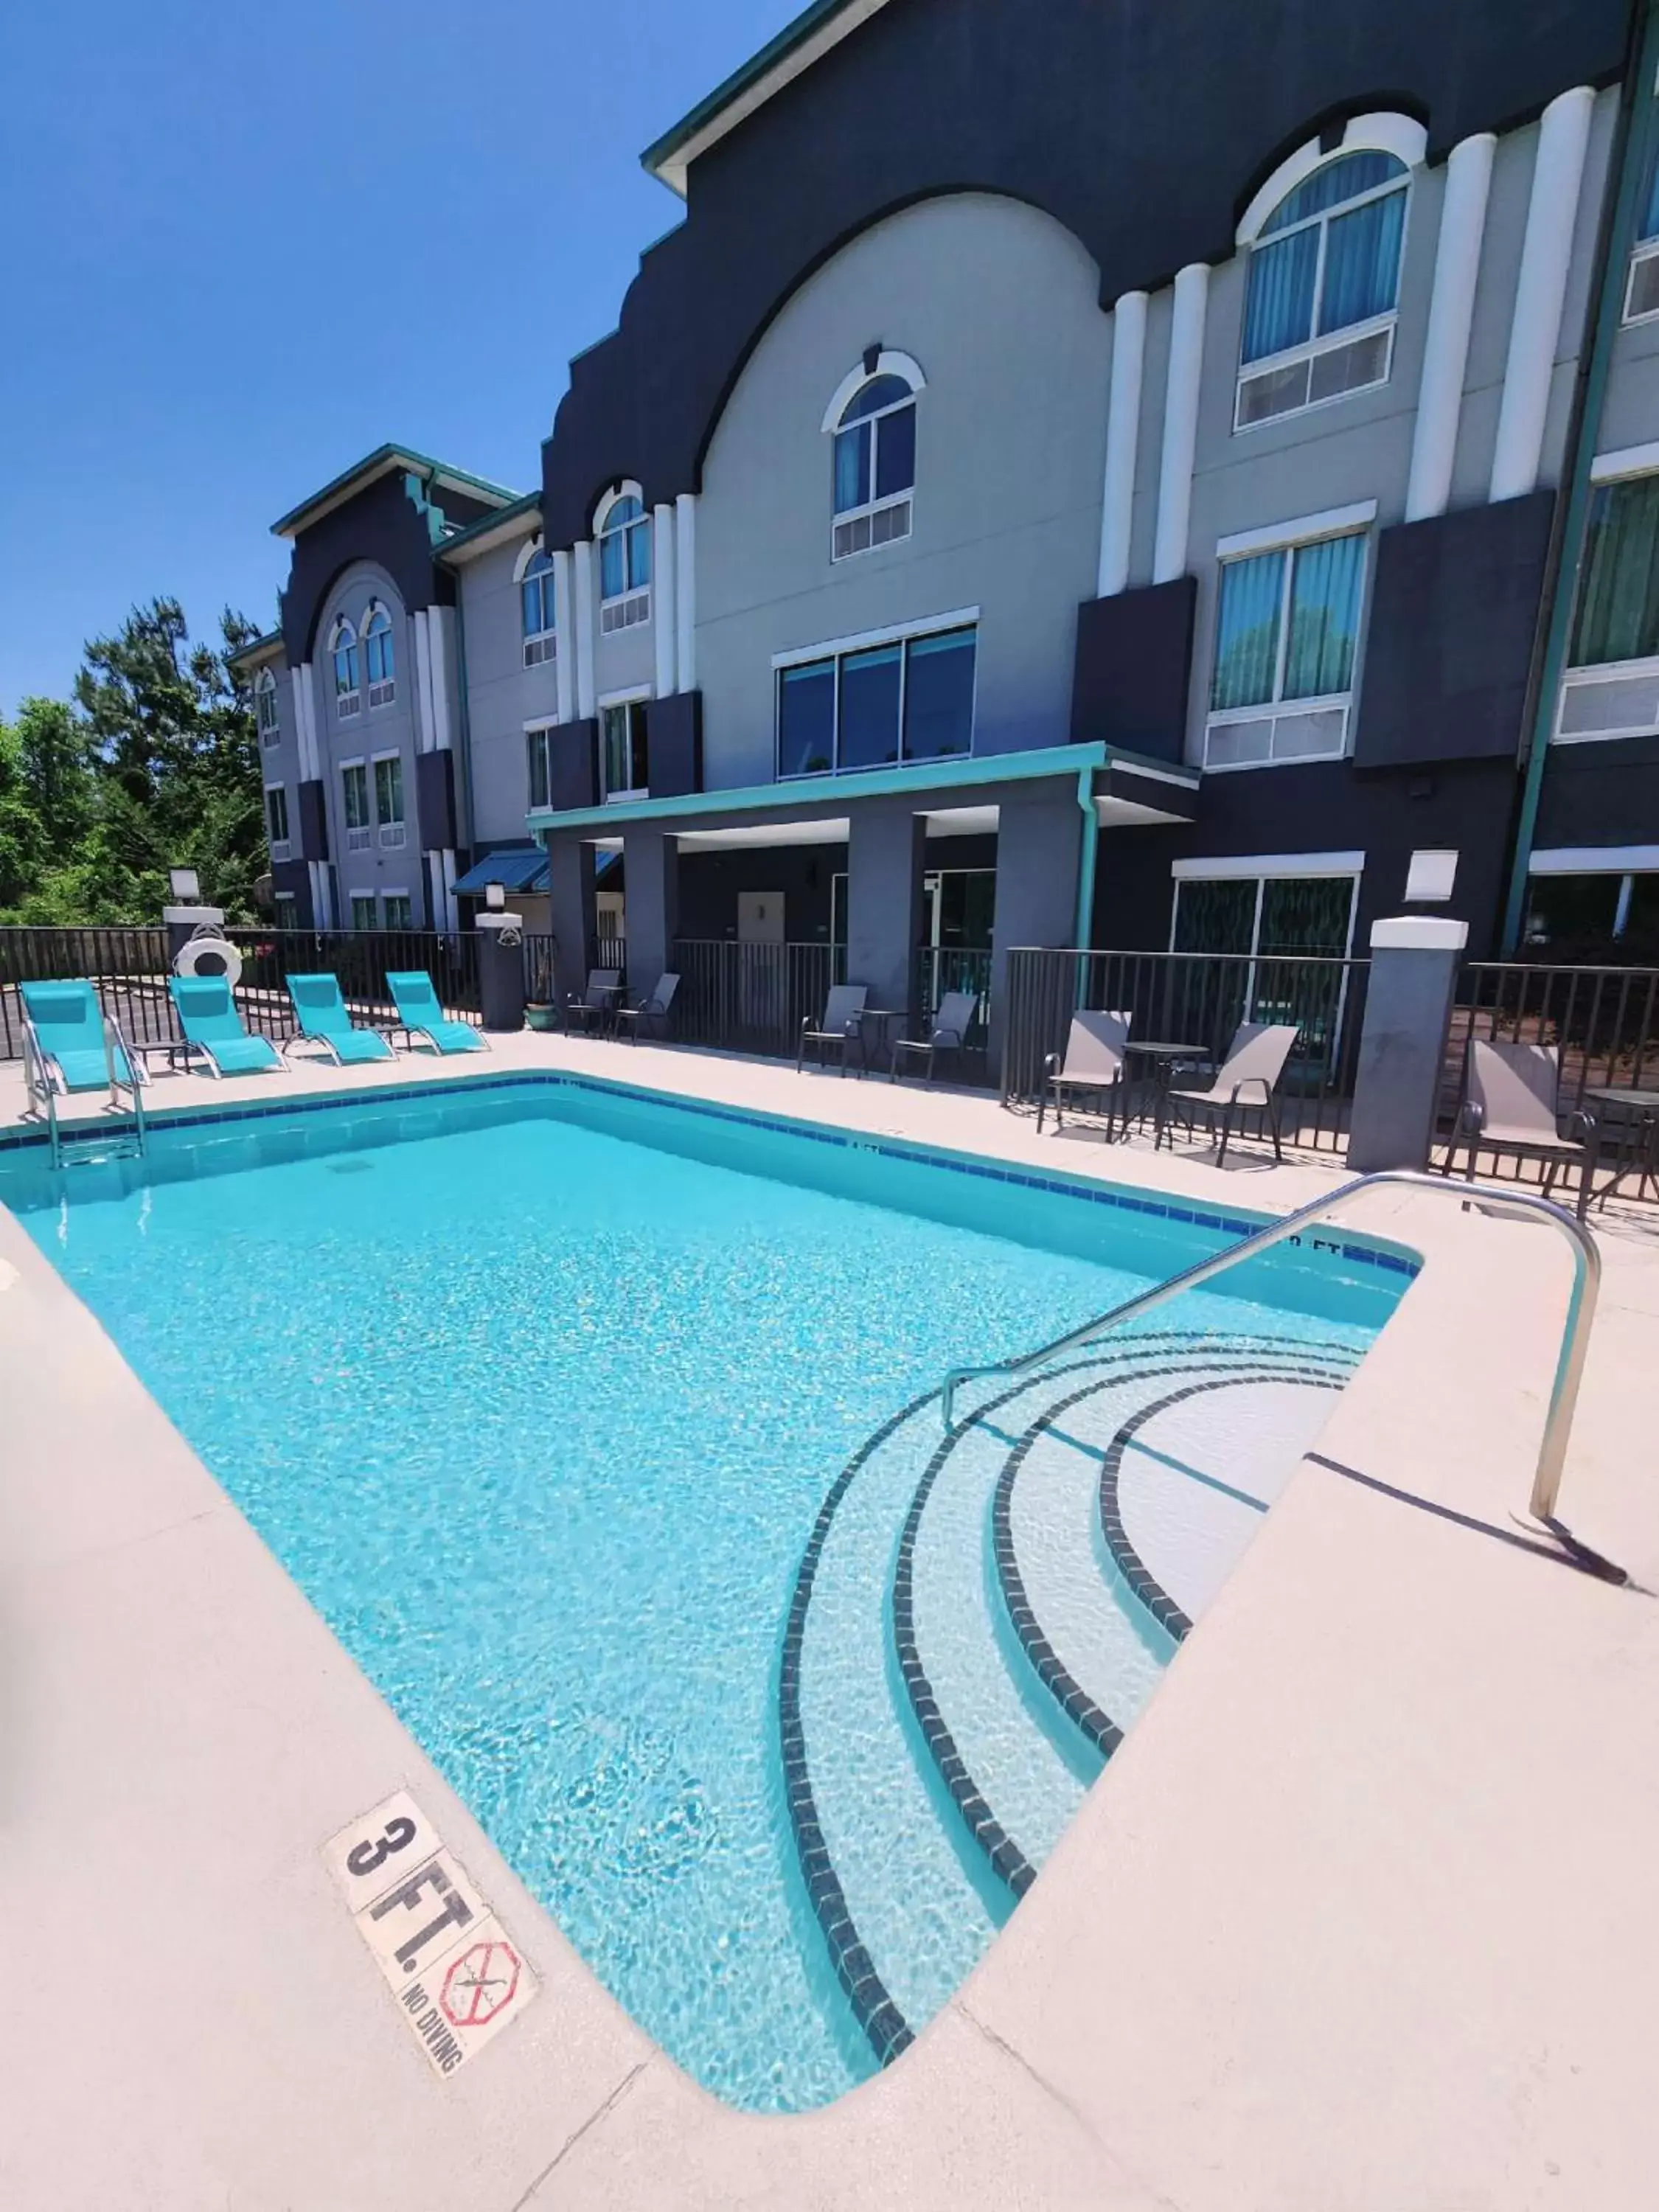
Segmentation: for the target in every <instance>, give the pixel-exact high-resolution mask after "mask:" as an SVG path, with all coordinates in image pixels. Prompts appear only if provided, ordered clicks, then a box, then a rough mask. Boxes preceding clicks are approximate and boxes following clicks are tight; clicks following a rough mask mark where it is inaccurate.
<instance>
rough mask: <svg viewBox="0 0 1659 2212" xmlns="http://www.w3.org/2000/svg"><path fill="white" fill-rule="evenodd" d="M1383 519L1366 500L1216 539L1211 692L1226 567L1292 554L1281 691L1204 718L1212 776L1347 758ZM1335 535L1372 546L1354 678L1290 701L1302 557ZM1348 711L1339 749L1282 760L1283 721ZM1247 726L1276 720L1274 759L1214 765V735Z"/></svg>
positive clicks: (1277, 664) (1276, 666)
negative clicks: (1377, 530) (1376, 532)
mask: <svg viewBox="0 0 1659 2212" xmlns="http://www.w3.org/2000/svg"><path fill="white" fill-rule="evenodd" d="M1375 521H1376V501H1375V500H1374V499H1372V500H1364V501H1360V502H1358V504H1357V505H1355V506H1352V507H1328V508H1327V509H1326V510H1325V512H1324V513H1322V514H1308V515H1304V516H1302V517H1301V518H1300V520H1297V521H1295V522H1280V523H1273V524H1270V525H1268V526H1267V527H1266V528H1265V529H1261V530H1240V531H1236V532H1234V533H1233V534H1232V535H1231V537H1227V538H1218V539H1217V540H1216V549H1215V550H1216V562H1217V568H1216V587H1215V588H1216V619H1215V634H1214V635H1213V637H1212V640H1211V643H1210V672H1209V677H1208V679H1207V684H1206V689H1207V688H1208V686H1209V685H1212V684H1214V682H1215V663H1216V655H1217V653H1218V652H1219V650H1220V646H1221V570H1222V569H1223V568H1225V567H1226V566H1227V564H1228V562H1230V561H1244V560H1250V559H1253V558H1254V557H1255V556H1256V555H1257V554H1260V553H1283V554H1285V556H1286V558H1285V574H1284V577H1283V580H1282V581H1281V583H1280V586H1279V647H1278V652H1277V655H1276V657H1275V659H1274V662H1273V696H1272V697H1271V698H1270V699H1263V700H1260V701H1258V702H1255V704H1254V705H1252V706H1249V707H1208V708H1206V709H1205V714H1204V750H1203V753H1202V756H1201V757H1200V763H1199V765H1200V768H1201V769H1202V770H1203V772H1204V774H1205V775H1250V774H1254V773H1255V771H1256V770H1257V769H1269V768H1308V767H1316V766H1317V765H1318V764H1319V763H1322V762H1325V761H1335V760H1346V758H1347V757H1348V747H1349V741H1350V739H1351V738H1352V733H1353V701H1354V694H1355V693H1356V691H1357V690H1358V688H1359V687H1358V678H1359V655H1360V648H1361V647H1362V646H1363V644H1364V636H1365V615H1366V608H1367V595H1368V594H1369V592H1370V584H1371V550H1370V543H1369V540H1370V533H1371V525H1372V524H1373V523H1374V522H1375ZM1329 538H1364V539H1366V540H1367V541H1368V542H1367V544H1366V546H1365V555H1364V568H1363V570H1362V572H1361V574H1360V579H1359V607H1358V613H1357V615H1356V617H1355V622H1354V645H1353V675H1352V679H1351V680H1350V682H1349V684H1348V688H1347V690H1346V691H1327V692H1321V693H1320V694H1319V695H1318V696H1316V697H1313V698H1308V699H1286V698H1285V696H1284V684H1285V660H1286V658H1287V657H1288V655H1289V653H1290V649H1291V592H1292V590H1293V588H1294V586H1295V582H1296V556H1297V553H1298V552H1300V551H1301V550H1303V548H1304V547H1305V546H1310V545H1317V544H1322V543H1324V542H1325V541H1326V540H1328V539H1329ZM1337 708H1340V709H1341V712H1342V731H1341V737H1340V742H1339V743H1338V744H1337V745H1336V746H1335V747H1334V750H1329V751H1326V752H1319V753H1286V754H1285V755H1284V756H1283V757H1280V758H1278V759H1275V758H1274V757H1273V752H1272V746H1273V741H1274V738H1275V737H1276V736H1277V733H1278V727H1279V722H1280V721H1281V720H1284V721H1294V720H1301V719H1302V718H1303V717H1304V716H1307V715H1310V714H1331V713H1333V712H1334V710H1335V709H1337ZM1241 722H1271V723H1272V724H1273V731H1272V732H1270V734H1269V737H1268V740H1267V743H1268V747H1269V750H1268V757H1267V759H1266V760H1255V761H1218V762H1216V763H1213V764H1212V762H1211V760H1210V732H1212V730H1219V729H1227V728H1231V727H1232V726H1236V725H1237V724H1239V723H1241Z"/></svg>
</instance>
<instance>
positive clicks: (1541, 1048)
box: [1440, 1037, 1601, 1221]
mask: <svg viewBox="0 0 1659 2212" xmlns="http://www.w3.org/2000/svg"><path fill="white" fill-rule="evenodd" d="M1483 1055H1490V1057H1491V1059H1492V1061H1493V1062H1495V1063H1496V1065H1497V1066H1498V1067H1499V1068H1501V1069H1503V1070H1504V1072H1505V1073H1506V1074H1507V1075H1508V1076H1509V1077H1510V1079H1511V1080H1512V1081H1518V1082H1519V1083H1520V1084H1521V1085H1522V1088H1523V1089H1524V1090H1525V1091H1528V1092H1529V1093H1530V1096H1531V1097H1532V1098H1533V1100H1534V1102H1535V1103H1536V1105H1537V1108H1538V1114H1539V1127H1538V1128H1537V1129H1536V1131H1534V1132H1532V1133H1526V1132H1523V1131H1522V1130H1520V1129H1518V1128H1516V1127H1510V1126H1509V1125H1505V1126H1504V1127H1502V1128H1500V1129H1498V1130H1495V1131H1493V1130H1489V1129H1488V1128H1487V1127H1486V1120H1487V1113H1486V1103H1484V1101H1483V1100H1482V1099H1480V1097H1476V1096H1475V1093H1476V1091H1478V1090H1480V1089H1482V1088H1484V1086H1483V1085H1481V1083H1480V1076H1479V1070H1480V1060H1481V1057H1482V1056H1483ZM1528 1066H1530V1067H1532V1068H1534V1069H1538V1068H1541V1067H1545V1066H1547V1067H1548V1068H1549V1069H1550V1071H1551V1076H1552V1086H1551V1088H1552V1096H1551V1097H1550V1098H1549V1099H1547V1100H1546V1099H1545V1097H1543V1094H1542V1093H1541V1091H1539V1090H1537V1089H1536V1088H1535V1086H1534V1085H1528V1084H1526V1083H1525V1079H1524V1070H1525V1069H1526V1068H1527V1067H1528ZM1562 1121H1565V1122H1566V1124H1567V1127H1568V1131H1569V1134H1568V1135H1566V1136H1565V1137H1564V1136H1562V1135H1561V1134H1560V1124H1561V1123H1562ZM1460 1141H1462V1144H1463V1145H1464V1146H1466V1148H1467V1150H1466V1156H1465V1159H1464V1164H1463V1179H1464V1181H1465V1182H1474V1171H1475V1164H1476V1161H1477V1159H1478V1158H1479V1156H1480V1153H1482V1152H1493V1153H1496V1154H1497V1155H1498V1157H1499V1158H1509V1159H1516V1160H1537V1161H1540V1162H1541V1164H1542V1165H1543V1169H1544V1183H1543V1192H1544V1195H1545V1197H1546V1198H1547V1197H1548V1196H1549V1194H1550V1193H1551V1191H1552V1189H1553V1188H1554V1184H1555V1178H1556V1176H1558V1175H1559V1174H1560V1172H1561V1170H1563V1169H1564V1168H1570V1167H1571V1166H1573V1165H1574V1164H1577V1168H1578V1202H1577V1207H1576V1209H1575V1210H1576V1212H1577V1216H1578V1218H1579V1219H1580V1220H1581V1221H1583V1219H1584V1218H1585V1217H1586V1214H1587V1212H1588V1210H1589V1202H1590V1199H1591V1197H1592V1195H1593V1194H1594V1192H1595V1171H1596V1169H1597V1167H1598V1165H1599V1164H1600V1161H1601V1129H1600V1127H1599V1125H1598V1124H1597V1122H1596V1121H1595V1117H1594V1116H1593V1115H1589V1114H1587V1113H1586V1112H1585V1111H1584V1109H1583V1107H1580V1106H1574V1107H1570V1108H1568V1109H1565V1112H1564V1110H1563V1109H1562V1106H1561V1049H1560V1047H1559V1045H1553V1044H1549V1045H1546V1044H1521V1043H1510V1042H1505V1041H1504V1039H1502V1038H1499V1037H1469V1038H1468V1039H1467V1040H1466V1042H1465V1043H1464V1047H1463V1085H1462V1092H1461V1094H1460V1096H1459V1098H1458V1102H1457V1121H1456V1125H1455V1127H1454V1129H1453V1132H1452V1136H1451V1140H1450V1142H1449V1144H1448V1145H1447V1146H1446V1158H1445V1164H1444V1165H1443V1167H1442V1169H1441V1170H1440V1172H1441V1174H1442V1175H1445V1176H1449V1174H1450V1173H1451V1171H1452V1165H1453V1163H1454V1161H1455V1159H1456V1157H1457V1147H1458V1144H1459V1142H1460Z"/></svg>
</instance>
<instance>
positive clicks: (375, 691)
mask: <svg viewBox="0 0 1659 2212" xmlns="http://www.w3.org/2000/svg"><path fill="white" fill-rule="evenodd" d="M377 621H379V622H381V623H384V624H385V625H386V626H385V628H384V629H375V627H374V625H375V623H376V622H377ZM371 637H374V638H382V637H383V638H385V640H386V656H387V666H388V667H389V668H390V670H391V673H390V674H389V675H386V676H381V677H379V678H377V677H376V676H375V674H374V670H373V668H372V667H371V666H370V665H369V664H370V660H371V659H372V655H371V652H370V643H369V641H370V639H371ZM362 653H363V675H364V677H365V678H366V679H367V680H368V708H369V712H370V713H371V714H373V713H374V709H375V708H377V707H389V706H390V705H391V704H392V701H393V700H394V699H395V698H396V697H397V696H398V650H397V647H396V645H395V643H394V642H393V638H392V615H391V611H390V610H389V609H388V608H387V607H386V605H384V604H383V602H382V601H380V599H371V600H370V601H369V603H368V606H367V608H365V610H364V611H363V629H362Z"/></svg>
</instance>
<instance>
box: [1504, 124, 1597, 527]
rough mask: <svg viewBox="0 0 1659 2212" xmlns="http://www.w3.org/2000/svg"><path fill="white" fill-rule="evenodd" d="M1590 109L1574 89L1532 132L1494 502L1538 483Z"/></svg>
mask: <svg viewBox="0 0 1659 2212" xmlns="http://www.w3.org/2000/svg"><path fill="white" fill-rule="evenodd" d="M1594 106H1595V94H1594V93H1593V92H1592V91H1591V90H1590V88H1589V86H1588V85H1587V84H1581V85H1576V86H1575V87H1574V88H1573V89H1572V90H1571V92H1564V93H1562V94H1559V97H1557V98H1556V99H1554V100H1551V102H1550V104H1549V106H1547V108H1546V109H1545V110H1544V117H1543V120H1542V122H1541V124H1540V125H1539V126H1538V159H1537V161H1536V164H1535V166H1534V169H1533V173H1532V197H1531V199H1530V201H1529V202H1528V206H1527V234H1526V238H1525V240H1524V242H1523V243H1522V248H1521V274H1520V276H1519V277H1518V278H1517V279H1516V287H1515V317H1514V319H1513V321H1512V322H1511V323H1510V352H1509V360H1508V362H1507V363H1506V364H1505V367H1504V403H1503V405H1502V406H1501V408H1500V409H1499V410H1498V444H1497V447H1496V450H1495V451H1494V453H1493V454H1492V497H1493V498H1494V499H1516V498H1518V497H1519V496H1520V495H1521V494H1522V492H1528V491H1530V490H1531V489H1533V487H1534V484H1536V483H1537V482H1538V468H1539V463H1540V460H1541V458H1542V455H1543V451H1544V419H1545V416H1546V414H1547V411H1548V408H1549V400H1550V378H1551V372H1552V371H1553V368H1554V367H1555V347H1556V341H1557V339H1558V338H1559V337H1560V334H1561V302H1562V301H1563V299H1564V298H1565V295H1566V289H1567V264H1568V262H1569V260H1570V259H1571V254H1572V234H1573V228H1574V226H1575V224H1576V223H1577V216H1578V188H1579V185H1581V183H1582V182H1583V174H1584V154H1585V149H1587V148H1588V146H1589V125H1590V111H1591V109H1592V108H1593V107H1594Z"/></svg>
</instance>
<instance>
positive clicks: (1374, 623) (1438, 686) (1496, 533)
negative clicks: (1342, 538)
mask: <svg viewBox="0 0 1659 2212" xmlns="http://www.w3.org/2000/svg"><path fill="white" fill-rule="evenodd" d="M1554 511H1555V494H1554V493H1553V491H1534V492H1528V494H1527V495H1526V496H1525V497H1524V498H1522V499H1506V500H1500V501H1498V503H1497V504H1496V505H1495V506H1490V507H1460V508H1458V509H1457V510H1456V511H1455V512H1454V513H1450V514H1438V515H1434V516H1431V518H1430V519H1429V520H1427V521H1425V522H1401V523H1397V524H1396V525H1395V526H1394V528H1393V529H1391V530H1384V531H1383V532H1380V533H1379V534H1378V537H1377V541H1376V576H1375V579H1374V581H1373V583H1372V586H1371V612H1370V624H1369V627H1368V629H1367V632H1366V639H1365V666H1364V678H1363V681H1362V683H1361V685H1360V692H1359V720H1358V729H1357V731H1356V733H1355V738H1354V747H1353V757H1354V762H1355V765H1356V766H1358V767H1361V768H1394V767H1401V766H1406V765H1409V764H1413V763H1419V762H1423V763H1426V762H1431V761H1453V760H1499V759H1504V760H1510V761H1513V760H1514V759H1515V757H1516V754H1517V752H1518V751H1519V749H1520V744H1521V738H1522V725H1523V721H1524V719H1525V713H1526V702H1527V675H1528V669H1529V668H1530V667H1531V665H1532V655H1533V647H1534V641H1535V639H1536V636H1537V632H1538V610H1539V605H1540V601H1541V598H1542V595H1543V586H1544V562H1545V556H1546V554H1547V550H1548V547H1549V534H1550V519H1551V517H1552V515H1553V513H1554Z"/></svg>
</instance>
